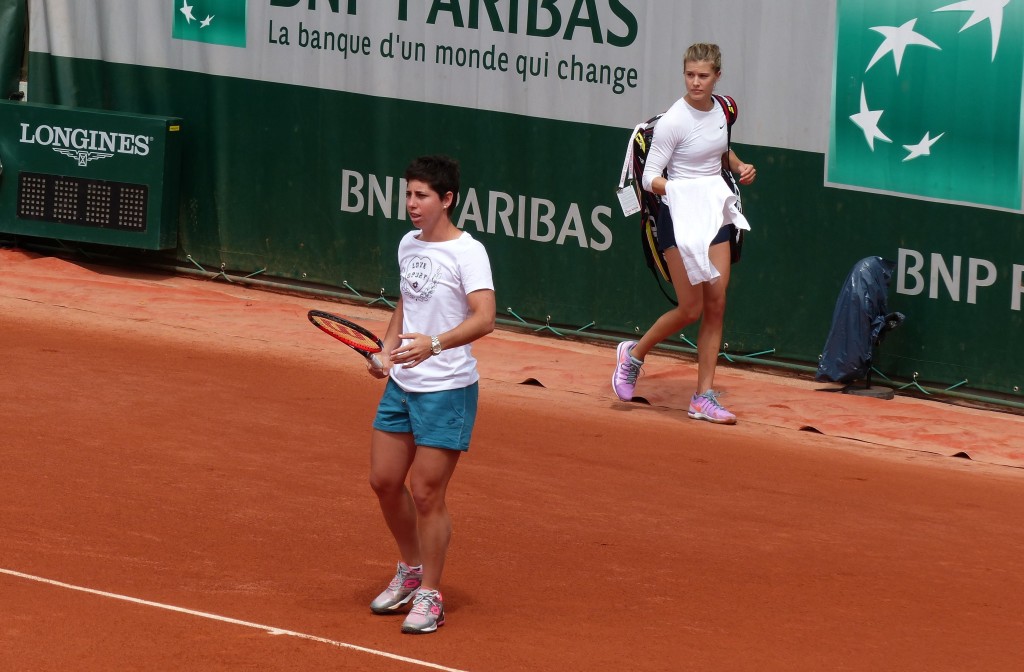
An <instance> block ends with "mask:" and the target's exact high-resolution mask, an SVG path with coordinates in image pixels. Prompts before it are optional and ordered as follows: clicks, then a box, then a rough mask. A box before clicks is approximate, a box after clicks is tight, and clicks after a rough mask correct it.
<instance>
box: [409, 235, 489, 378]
mask: <svg viewBox="0 0 1024 672" xmlns="http://www.w3.org/2000/svg"><path fill="white" fill-rule="evenodd" d="M419 234H420V232H419V230H417V229H413V230H412V231H409V233H407V234H405V236H404V237H403V238H402V242H400V243H399V244H398V269H399V273H400V274H401V289H400V291H401V292H402V309H403V318H404V319H403V322H402V332H401V333H403V334H426V335H427V336H437V335H438V334H443V333H444V332H446V331H449V330H451V329H454V328H455V327H457V326H458V325H460V324H462V322H464V321H465V319H466V318H467V317H468V316H469V302H468V301H467V299H466V297H467V295H468V294H470V293H472V292H475V291H477V290H481V289H494V281H493V280H492V279H491V263H490V260H489V259H488V258H487V250H485V249H484V246H483V245H482V244H481V243H480V242H479V241H477V240H475V239H474V238H473V237H472V236H471V235H469V234H468V233H466V232H465V231H463V232H462V235H461V236H459V237H458V238H456V239H455V240H448V241H444V242H440V243H425V242H423V241H422V240H420V239H419V238H417V236H418V235H419ZM391 379H392V380H394V381H395V383H397V384H398V386H399V387H401V388H402V389H403V390H405V391H406V392H438V391H441V390H457V389H459V388H462V387H468V386H469V385H472V384H473V383H475V382H477V381H478V380H480V374H479V373H478V372H477V370H476V359H475V358H474V357H473V355H472V352H471V347H470V345H468V344H467V345H462V346H459V347H457V348H450V349H445V350H442V351H441V354H440V355H434V356H432V357H428V358H427V359H426V360H424V361H423V362H421V363H420V364H418V365H417V366H414V367H413V368H411V369H406V368H403V367H402V366H401V365H400V364H396V365H395V366H393V367H392V368H391Z"/></svg>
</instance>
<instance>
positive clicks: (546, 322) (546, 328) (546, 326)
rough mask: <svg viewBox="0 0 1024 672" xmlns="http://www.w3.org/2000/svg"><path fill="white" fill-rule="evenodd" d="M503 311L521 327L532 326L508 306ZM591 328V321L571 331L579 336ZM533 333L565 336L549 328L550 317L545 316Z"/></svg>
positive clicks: (592, 324) (592, 323)
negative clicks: (544, 332)
mask: <svg viewBox="0 0 1024 672" xmlns="http://www.w3.org/2000/svg"><path fill="white" fill-rule="evenodd" d="M505 310H506V312H508V314H509V315H511V316H512V317H514V318H516V319H517V320H519V323H520V324H523V325H525V326H527V327H532V326H534V325H532V324H530V323H529V322H527V321H526V320H524V319H523V318H521V317H519V316H518V315H516V311H514V310H512V307H511V306H510V307H508V308H506V309H505ZM592 326H594V322H593V321H591V322H590V323H589V324H585V325H583V326H582V327H580V328H579V329H575V330H574V331H573V333H574V334H579V333H582V332H583V331H584V330H586V329H589V328H590V327H592ZM534 331H535V332H536V331H550V332H551V333H552V334H554V335H555V336H561V337H562V338H564V337H565V334H563V333H562V332H560V331H558V330H557V329H555V328H554V327H552V326H551V316H550V315H548V316H546V318H545V320H544V324H542V325H541V326H539V327H536V328H535V329H534Z"/></svg>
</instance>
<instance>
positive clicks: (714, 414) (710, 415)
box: [687, 390, 736, 425]
mask: <svg viewBox="0 0 1024 672" xmlns="http://www.w3.org/2000/svg"><path fill="white" fill-rule="evenodd" d="M687 415H689V416H690V417H691V418H693V419H694V420H707V421H708V422H714V423H717V424H719V425H735V424H736V416H735V415H733V414H732V413H730V412H729V411H727V410H725V408H723V407H722V404H720V403H719V402H718V393H716V392H715V391H714V390H708V391H707V392H705V393H704V394H695V395H693V399H691V400H690V410H689V412H688V413H687Z"/></svg>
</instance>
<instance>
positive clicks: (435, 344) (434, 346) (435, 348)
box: [430, 336, 441, 355]
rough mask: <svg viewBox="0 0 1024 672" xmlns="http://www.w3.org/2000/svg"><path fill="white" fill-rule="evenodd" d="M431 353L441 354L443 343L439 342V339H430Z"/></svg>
mask: <svg viewBox="0 0 1024 672" xmlns="http://www.w3.org/2000/svg"><path fill="white" fill-rule="evenodd" d="M430 351H431V352H432V353H434V354H435V355H440V354H441V341H439V340H437V337H436V336H435V337H434V338H432V339H430Z"/></svg>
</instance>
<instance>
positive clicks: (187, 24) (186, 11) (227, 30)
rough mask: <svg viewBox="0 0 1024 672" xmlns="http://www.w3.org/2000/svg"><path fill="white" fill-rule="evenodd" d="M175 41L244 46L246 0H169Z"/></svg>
mask: <svg viewBox="0 0 1024 672" xmlns="http://www.w3.org/2000/svg"><path fill="white" fill-rule="evenodd" d="M169 4H172V5H173V6H174V28H173V32H172V33H171V35H172V37H174V38H175V39H178V40H191V41H193V42H206V43H208V44H222V45H225V46H228V47H244V46H245V5H246V0H191V2H190V0H172V2H171V3H169Z"/></svg>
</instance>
